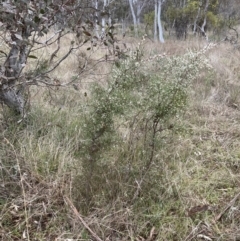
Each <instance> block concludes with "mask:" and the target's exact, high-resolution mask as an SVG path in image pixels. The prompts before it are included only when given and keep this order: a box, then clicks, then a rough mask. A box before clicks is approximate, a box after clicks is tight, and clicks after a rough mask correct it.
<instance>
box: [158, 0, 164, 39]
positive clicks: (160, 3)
mask: <svg viewBox="0 0 240 241" xmlns="http://www.w3.org/2000/svg"><path fill="white" fill-rule="evenodd" d="M161 12H162V1H161V0H158V33H159V41H160V42H161V43H164V38H163V28H162V23H161Z"/></svg>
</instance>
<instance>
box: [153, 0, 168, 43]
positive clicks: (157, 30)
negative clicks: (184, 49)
mask: <svg viewBox="0 0 240 241" xmlns="http://www.w3.org/2000/svg"><path fill="white" fill-rule="evenodd" d="M165 1H166V0H155V1H154V3H155V10H154V13H155V17H154V39H155V40H158V41H160V42H161V43H164V38H163V28H162V23H161V14H162V5H163V3H164V2H165Z"/></svg>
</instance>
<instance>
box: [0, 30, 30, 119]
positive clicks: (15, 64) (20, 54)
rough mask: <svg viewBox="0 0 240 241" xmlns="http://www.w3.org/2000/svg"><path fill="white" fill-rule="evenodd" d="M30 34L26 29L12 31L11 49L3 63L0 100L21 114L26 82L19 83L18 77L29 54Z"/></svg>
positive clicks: (22, 113) (22, 112)
mask: <svg viewBox="0 0 240 241" xmlns="http://www.w3.org/2000/svg"><path fill="white" fill-rule="evenodd" d="M29 36H30V35H29V34H28V33H27V32H26V31H25V30H24V31H23V33H21V32H19V33H16V34H14V33H12V35H11V40H12V44H11V50H10V52H9V55H8V57H7V59H6V61H5V63H4V65H3V68H2V70H3V73H4V75H3V76H2V80H1V83H0V101H1V102H3V103H4V104H6V105H7V106H8V107H9V108H11V109H13V110H14V111H16V112H17V113H19V114H21V115H24V98H23V91H24V88H23V85H24V83H23V82H22V83H19V81H18V79H19V77H20V74H21V72H22V69H23V68H24V66H25V64H26V61H27V56H28V54H29V49H28V48H27V45H26V40H27V38H28V37H29Z"/></svg>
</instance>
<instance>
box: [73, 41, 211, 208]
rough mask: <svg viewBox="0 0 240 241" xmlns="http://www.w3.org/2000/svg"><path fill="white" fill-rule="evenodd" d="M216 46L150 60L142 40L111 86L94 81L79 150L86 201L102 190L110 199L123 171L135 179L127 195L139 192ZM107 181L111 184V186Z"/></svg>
mask: <svg viewBox="0 0 240 241" xmlns="http://www.w3.org/2000/svg"><path fill="white" fill-rule="evenodd" d="M212 47H213V46H212V45H208V46H207V47H206V48H204V49H202V50H200V51H196V52H193V51H188V52H187V53H186V54H184V55H181V56H166V55H152V56H150V57H148V58H146V57H145V56H144V54H145V53H144V40H143V41H142V42H141V43H140V44H139V45H138V46H137V47H136V49H134V50H131V51H130V52H129V53H128V56H125V58H124V59H122V60H119V61H118V62H116V64H115V66H114V68H113V70H112V73H111V75H110V76H109V78H108V80H107V83H106V84H104V85H103V84H99V83H95V84H94V85H93V87H92V92H91V98H90V99H89V101H88V102H87V103H86V104H85V105H84V106H85V110H84V121H83V129H82V141H81V147H80V148H79V150H78V154H79V155H80V156H81V158H82V165H83V172H82V174H80V177H81V178H80V180H81V182H82V184H83V185H82V187H83V188H82V189H81V188H80V189H79V188H78V193H79V195H80V196H81V200H82V201H83V200H85V203H87V205H90V206H91V205H94V204H96V202H95V201H96V198H94V197H96V196H97V197H98V200H99V195H100V194H101V200H102V199H104V198H103V196H104V195H105V194H106V195H108V198H107V199H108V200H109V198H110V197H109V195H110V196H111V195H113V193H114V195H116V192H115V191H114V192H113V190H111V189H116V186H114V185H113V183H115V182H116V185H117V186H118V190H119V183H118V184H117V182H119V180H118V181H117V178H116V177H120V176H121V175H123V176H124V178H121V180H122V181H123V180H126V181H127V182H131V184H129V185H128V187H129V190H128V191H126V190H124V196H125V197H126V198H128V197H129V198H131V200H134V198H136V196H137V195H139V193H138V192H136V189H135V188H134V187H135V185H134V184H133V183H134V182H135V183H136V180H142V178H143V177H144V178H145V177H146V175H147V173H148V172H150V170H151V167H152V166H153V164H154V163H155V162H157V161H158V160H157V158H156V156H157V150H159V148H162V145H163V139H164V138H163V136H166V133H168V132H169V131H170V130H172V129H173V126H174V121H176V120H177V118H178V116H179V115H180V113H181V112H182V111H183V110H184V109H185V107H186V106H187V100H188V91H189V87H190V86H191V84H192V83H193V81H194V80H195V79H196V78H197V77H198V75H199V74H200V72H201V71H202V70H203V69H205V70H206V69H207V70H209V69H210V68H211V66H210V65H209V63H208V61H207V59H206V57H205V55H204V54H205V53H206V52H207V51H208V50H209V49H210V48H212ZM111 153H113V155H111ZM123 157H124V158H123ZM119 159H121V161H119ZM114 170H115V172H116V173H115V175H114ZM108 174H109V175H108ZM126 176H127V178H126ZM101 177H102V178H101ZM108 179H112V181H111V182H109V180H108ZM84 180H85V182H84ZM107 180H108V181H107ZM105 182H108V183H111V185H112V186H111V188H110V187H108V185H105V184H106V183H105ZM84 183H85V184H84ZM99 183H102V184H103V183H105V184H103V185H102V186H101V185H99ZM138 185H140V184H139V183H138ZM77 186H78V187H79V185H77ZM94 187H95V188H94ZM130 187H132V188H130ZM141 188H143V187H141ZM89 190H91V192H89ZM103 193H105V194H103ZM129 195H130V196H131V197H130V196H129ZM83 197H84V198H85V199H84V198H83ZM111 198H114V197H112V196H111ZM78 200H79V198H78ZM94 200H95V201H94ZM79 205H81V207H83V205H82V204H80V203H79Z"/></svg>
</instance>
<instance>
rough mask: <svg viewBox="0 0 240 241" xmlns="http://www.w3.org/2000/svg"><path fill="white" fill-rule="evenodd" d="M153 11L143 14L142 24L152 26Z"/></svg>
mask: <svg viewBox="0 0 240 241" xmlns="http://www.w3.org/2000/svg"><path fill="white" fill-rule="evenodd" d="M154 15H155V13H154V11H151V12H148V13H145V14H144V23H145V24H147V25H150V26H153V23H154Z"/></svg>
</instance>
